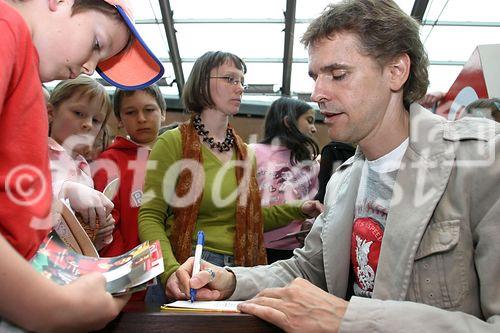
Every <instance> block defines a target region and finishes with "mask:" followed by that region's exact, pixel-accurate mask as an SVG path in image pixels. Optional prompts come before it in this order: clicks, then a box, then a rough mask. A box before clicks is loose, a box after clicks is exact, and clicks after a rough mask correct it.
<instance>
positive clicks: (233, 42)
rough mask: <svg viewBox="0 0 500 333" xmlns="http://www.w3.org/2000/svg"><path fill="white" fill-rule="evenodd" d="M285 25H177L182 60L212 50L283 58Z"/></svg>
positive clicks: (244, 56)
mask: <svg viewBox="0 0 500 333" xmlns="http://www.w3.org/2000/svg"><path fill="white" fill-rule="evenodd" d="M283 27H284V25H282V24H234V23H217V24H176V25H175V29H176V30H177V42H178V44H179V52H180V54H181V57H182V58H198V57H199V56H200V55H202V54H203V53H205V52H206V51H210V50H221V51H228V52H232V53H234V54H236V55H238V56H239V57H242V58H283V43H284V42H283V41H284V32H283V31H282V30H283Z"/></svg>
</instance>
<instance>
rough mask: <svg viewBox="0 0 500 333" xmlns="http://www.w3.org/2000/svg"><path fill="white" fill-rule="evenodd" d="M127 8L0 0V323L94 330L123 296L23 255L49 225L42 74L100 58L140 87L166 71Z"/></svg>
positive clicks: (61, 74) (115, 77)
mask: <svg viewBox="0 0 500 333" xmlns="http://www.w3.org/2000/svg"><path fill="white" fill-rule="evenodd" d="M126 12H130V11H129V10H128V8H127V6H126V4H125V3H124V2H123V1H119V0H114V1H111V0H109V1H108V2H105V1H102V0H87V1H81V0H60V1H55V0H48V1H47V0H29V1H14V0H8V1H5V0H1V1H0V147H1V148H0V160H1V161H2V163H0V253H1V254H2V255H1V256H0V272H2V278H1V283H0V299H1V300H2V301H1V302H0V318H1V319H0V325H1V326H0V328H1V327H2V326H4V324H5V320H7V321H10V322H12V323H13V324H15V325H18V326H21V327H22V328H24V329H26V330H29V331H37V332H48V331H66V332H75V331H90V330H96V329H99V328H102V327H103V326H104V325H105V324H106V323H107V322H108V321H110V320H111V319H112V318H114V317H115V316H116V315H117V314H118V313H119V312H120V310H121V308H122V307H123V306H124V305H125V303H126V302H127V299H128V298H127V297H116V298H114V297H112V296H111V294H109V293H107V292H106V291H105V278H104V276H102V275H101V274H98V273H94V274H88V275H85V276H83V277H81V278H79V279H77V280H76V281H74V282H73V283H71V284H69V285H65V286H58V285H56V284H54V283H53V282H51V281H49V280H48V279H46V278H45V277H43V276H42V275H40V274H38V273H37V272H36V271H35V270H34V269H33V268H32V267H31V265H30V264H29V263H28V261H27V260H28V259H30V258H31V257H32V256H33V254H34V253H35V252H36V251H37V249H38V246H39V245H40V243H41V241H42V240H43V238H44V237H45V236H46V234H47V232H48V231H49V229H50V219H49V211H50V205H51V198H52V190H51V184H50V181H49V179H50V170H49V161H48V148H47V133H48V119H47V111H46V108H45V103H44V100H43V96H42V89H41V81H51V80H56V79H67V78H70V77H76V76H77V75H79V74H80V73H83V72H85V73H87V74H92V73H93V71H94V70H95V68H96V66H99V68H100V72H101V73H102V76H103V77H104V78H106V79H107V80H109V81H112V82H114V83H115V84H119V85H121V86H122V87H138V86H142V85H144V84H145V85H147V84H150V83H152V82H154V81H156V80H157V79H158V78H160V77H161V75H162V73H163V68H162V67H161V64H159V62H157V60H156V58H154V56H153V55H152V54H151V52H149V50H148V49H147V48H146V46H145V45H141V40H140V39H139V38H131V34H133V35H137V33H136V31H135V30H134V29H131V28H130V26H131V25H132V24H131V21H130V18H129V16H128V15H127V14H125V13H126ZM61 27H64V28H62V29H61ZM141 47H142V49H143V50H147V51H148V52H138V51H140V50H139V49H140V48H141ZM119 53H121V54H120V55H119V56H118V57H116V55H118V54H119ZM132 55H135V57H132ZM121 56H123V57H121ZM155 64H156V66H155ZM128 69H129V70H128ZM132 71H133V72H137V73H136V74H139V75H135V76H134V81H131V80H130V79H126V76H128V75H129V74H130V72H132ZM153 72H155V73H154V74H153ZM140 74H144V75H140ZM27 124H29V126H27ZM2 320H3V321H2Z"/></svg>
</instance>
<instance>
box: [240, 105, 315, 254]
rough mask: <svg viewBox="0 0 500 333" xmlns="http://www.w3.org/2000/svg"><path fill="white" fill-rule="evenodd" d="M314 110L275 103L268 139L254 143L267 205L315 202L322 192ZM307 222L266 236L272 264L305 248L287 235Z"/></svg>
mask: <svg viewBox="0 0 500 333" xmlns="http://www.w3.org/2000/svg"><path fill="white" fill-rule="evenodd" d="M315 118H316V117H315V111H314V109H313V108H312V107H311V106H310V105H309V104H307V103H306V102H303V101H301V100H297V99H292V98H288V97H282V98H279V99H277V100H276V101H274V102H273V103H272V104H271V107H270V108H269V110H268V111H267V114H266V120H265V125H264V139H263V140H262V141H261V142H260V143H258V144H251V145H250V147H252V148H253V149H254V151H255V157H256V160H257V182H258V183H259V188H260V192H261V196H262V205H263V206H274V205H279V204H284V203H289V202H292V201H295V200H304V199H311V198H313V197H314V195H315V194H316V192H317V190H318V171H319V164H318V162H317V161H316V160H315V158H316V156H317V155H318V152H319V149H318V145H317V144H316V142H315V141H314V139H313V138H312V135H313V134H314V133H315V132H316V127H315V126H314V122H315ZM302 223H303V220H294V221H290V223H289V224H288V225H285V226H283V227H281V228H278V229H275V230H271V231H268V232H266V233H265V234H264V241H265V245H266V252H267V261H268V263H272V262H275V261H277V260H282V259H288V258H290V257H291V256H292V254H293V250H294V249H295V248H297V247H300V246H301V243H300V242H299V240H298V239H296V238H295V237H285V238H283V237H284V236H286V235H287V234H290V233H296V232H298V231H300V230H301V226H302Z"/></svg>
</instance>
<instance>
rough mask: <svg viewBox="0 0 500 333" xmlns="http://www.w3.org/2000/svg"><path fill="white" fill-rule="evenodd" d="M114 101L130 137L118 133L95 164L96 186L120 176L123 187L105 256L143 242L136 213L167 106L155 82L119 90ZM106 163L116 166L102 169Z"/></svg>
mask: <svg viewBox="0 0 500 333" xmlns="http://www.w3.org/2000/svg"><path fill="white" fill-rule="evenodd" d="M113 102H114V103H113V104H114V114H115V116H116V119H117V120H118V124H119V125H120V126H121V127H123V129H124V130H125V132H126V133H127V137H122V136H117V137H116V138H115V140H114V141H113V143H112V144H111V146H109V147H108V148H107V149H106V150H105V151H104V152H102V153H101V154H100V155H99V157H98V159H97V160H96V161H95V162H94V163H93V165H92V168H93V171H94V184H95V188H96V189H98V190H101V191H102V190H103V189H104V188H105V187H106V185H107V184H108V183H109V182H110V181H111V180H113V179H114V178H119V179H120V189H119V191H118V193H117V195H116V196H115V197H114V198H113V203H114V205H115V206H114V208H113V210H112V214H113V217H114V219H115V221H116V224H115V229H114V231H113V242H112V243H111V244H109V245H107V246H106V247H104V248H103V249H101V250H100V254H101V256H104V257H114V256H117V255H120V254H123V253H125V252H127V251H128V250H131V249H133V248H134V247H135V246H137V245H139V243H140V242H139V235H138V229H137V216H138V213H139V207H140V205H141V199H142V188H143V185H144V176H145V173H146V163H147V160H148V157H149V152H150V151H151V147H152V145H153V144H154V143H155V142H156V138H157V137H158V130H159V128H160V125H161V122H162V121H163V120H165V112H166V108H167V106H166V103H165V99H164V98H163V95H162V94H161V92H160V89H159V87H158V86H157V85H156V84H154V85H151V86H149V87H147V88H144V89H141V90H134V91H125V90H120V89H117V90H116V92H115V95H114V100H113ZM107 163H112V164H113V167H111V168H100V167H101V166H102V167H105V164H107ZM106 170H108V171H106Z"/></svg>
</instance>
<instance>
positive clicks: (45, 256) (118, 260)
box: [31, 232, 164, 294]
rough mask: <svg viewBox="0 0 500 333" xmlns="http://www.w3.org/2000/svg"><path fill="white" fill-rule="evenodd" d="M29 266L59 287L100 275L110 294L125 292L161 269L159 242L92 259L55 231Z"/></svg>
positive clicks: (154, 275) (144, 281)
mask: <svg viewBox="0 0 500 333" xmlns="http://www.w3.org/2000/svg"><path fill="white" fill-rule="evenodd" d="M31 264H32V265H33V267H34V268H35V269H36V270H37V271H38V272H40V273H41V274H42V275H44V276H46V277H47V278H49V279H51V280H52V281H54V282H55V283H57V284H60V285H64V284H68V283H70V282H71V281H73V280H75V279H77V278H78V277H79V276H81V275H84V274H87V273H90V272H100V273H102V274H103V275H104V276H105V278H106V282H107V283H106V289H107V290H108V291H109V292H110V293H112V294H116V293H119V294H123V293H127V292H128V291H129V289H130V288H133V287H137V286H139V285H141V284H145V283H147V282H148V281H150V280H151V279H153V278H154V277H156V276H157V275H159V274H161V273H162V272H163V270H164V268H163V258H162V254H161V250H160V245H159V242H158V241H156V242H154V243H153V244H149V242H144V243H142V244H140V245H138V246H137V247H135V248H134V249H132V250H130V251H129V252H127V253H125V254H123V255H120V256H117V257H112V258H95V257H89V256H84V255H81V254H78V253H76V252H74V251H73V250H71V249H70V248H69V247H68V246H67V245H66V244H65V243H64V242H63V241H62V240H61V239H60V238H59V237H58V236H57V234H56V233H55V232H52V233H50V234H49V235H48V236H47V238H46V239H45V240H44V242H43V243H42V245H41V246H40V248H39V249H38V251H37V253H36V254H35V256H34V257H33V258H32V260H31ZM136 289H138V288H134V291H136Z"/></svg>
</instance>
